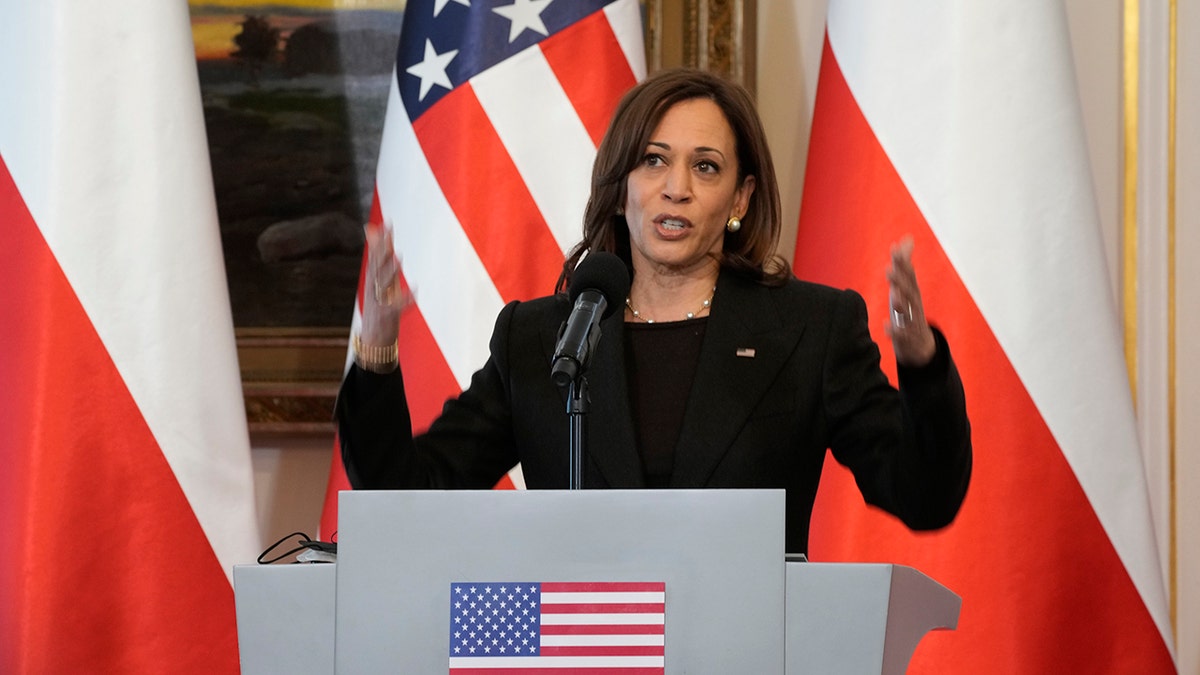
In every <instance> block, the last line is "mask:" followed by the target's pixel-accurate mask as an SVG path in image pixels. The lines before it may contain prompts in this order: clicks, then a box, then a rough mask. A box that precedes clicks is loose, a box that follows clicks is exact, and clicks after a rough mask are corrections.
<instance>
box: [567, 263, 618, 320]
mask: <svg viewBox="0 0 1200 675" xmlns="http://www.w3.org/2000/svg"><path fill="white" fill-rule="evenodd" d="M589 289H590V290H595V291H599V292H600V294H601V295H603V296H604V299H605V300H607V301H608V306H607V307H605V309H604V318H605V319H607V318H608V317H609V316H611V315H612V313H613V312H615V311H617V308H618V307H624V306H625V297H626V296H628V295H629V270H628V269H627V268H626V267H625V263H623V262H621V259H620V258H618V257H617V256H615V255H613V254H612V253H605V252H603V251H600V252H594V253H589V254H588V255H587V257H585V258H584V259H583V262H581V263H579V266H578V267H576V268H575V273H574V274H572V275H571V285H570V287H569V288H568V289H567V293H568V295H570V297H571V302H572V303H574V302H575V299H576V298H578V297H579V294H580V293H582V292H584V291H586V290H589Z"/></svg>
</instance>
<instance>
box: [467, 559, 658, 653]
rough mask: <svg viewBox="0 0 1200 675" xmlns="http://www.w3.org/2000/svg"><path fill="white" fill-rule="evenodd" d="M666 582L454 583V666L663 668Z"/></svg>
mask: <svg viewBox="0 0 1200 675" xmlns="http://www.w3.org/2000/svg"><path fill="white" fill-rule="evenodd" d="M665 615H666V584H665V583H663V582H648V583H638V582H556V583H550V582H543V583H519V582H517V583H479V582H471V583H454V584H451V585H450V673H451V675H469V674H471V673H477V672H483V671H487V672H490V673H494V672H496V671H499V672H525V671H526V670H530V671H536V672H538V673H555V672H564V673H566V672H570V673H588V672H592V669H595V671H596V672H597V673H605V674H607V675H614V674H616V673H623V674H631V675H650V674H651V673H658V674H661V673H662V672H663V662H664V641H663V638H664V635H665V632H664V626H665V622H664V617H665Z"/></svg>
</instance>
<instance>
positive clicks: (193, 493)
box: [0, 0, 259, 673]
mask: <svg viewBox="0 0 1200 675" xmlns="http://www.w3.org/2000/svg"><path fill="white" fill-rule="evenodd" d="M0 98H2V100H3V104H2V105H0V224H2V225H0V231H2V232H3V238H4V241H3V243H0V316H2V317H3V318H2V319H0V385H2V386H0V466H2V467H3V468H0V541H3V546H4V560H3V564H0V672H4V673H236V672H238V651H237V633H236V625H235V616H234V597H233V588H232V584H231V581H230V579H231V574H232V567H233V565H234V564H237V563H244V562H251V561H253V560H254V556H255V555H256V553H257V549H258V546H259V540H258V534H257V531H256V525H255V519H254V499H253V476H252V472H251V467H250V452H249V438H248V434H247V431H246V422H245V411H244V406H243V403H242V395H241V389H240V383H239V378H238V368H237V354H236V351H235V348H234V340H233V323H232V318H231V314H230V309H229V298H228V292H227V290H226V285H225V274H224V268H223V258H222V253H221V242H220V238H219V233H218V229H217V214H216V207H215V203H214V200H213V190H212V176H211V173H210V171H209V163H208V149H207V145H206V142H205V134H204V120H203V116H202V111H201V104H200V90H199V83H198V81H197V76H196V63H195V53H194V51H193V47H192V41H191V33H190V27H189V18H188V8H187V4H186V3H185V2H184V1H183V0H176V1H166V0H120V1H117V2H104V3H97V2H66V1H57V0H38V1H37V2H7V3H4V5H3V8H2V9H0Z"/></svg>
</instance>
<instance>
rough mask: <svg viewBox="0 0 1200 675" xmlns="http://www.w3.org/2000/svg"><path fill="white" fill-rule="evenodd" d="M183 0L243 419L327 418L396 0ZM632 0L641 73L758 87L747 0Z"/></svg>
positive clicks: (341, 357) (322, 429)
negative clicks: (722, 78)
mask: <svg viewBox="0 0 1200 675" xmlns="http://www.w3.org/2000/svg"><path fill="white" fill-rule="evenodd" d="M562 1H569V0H562ZM189 4H190V9H191V21H192V34H193V39H194V42H195V47H196V60H197V67H198V71H199V75H200V88H201V95H202V98H203V101H204V116H205V124H206V127H207V132H208V142H209V151H210V158H211V162H212V168H213V178H214V188H215V191H216V200H217V212H218V216H219V220H220V228H221V239H222V244H223V247H224V253H225V267H226V275H227V277H228V282H229V292H230V302H231V305H232V308H233V318H234V326H235V331H236V334H237V347H238V358H239V362H240V364H241V375H242V386H243V393H244V396H245V401H246V415H247V420H248V422H249V425H250V430H251V431H252V432H315V433H328V432H329V431H330V430H331V429H332V413H333V402H334V398H335V397H336V394H337V389H338V385H339V383H340V380H341V377H342V373H343V371H344V368H345V365H346V355H347V342H348V337H349V327H350V322H351V319H352V315H353V308H354V295H355V292H356V289H357V284H358V276H359V272H360V262H361V257H362V246H363V236H362V226H361V224H362V223H363V222H365V221H366V219H367V216H368V213H369V210H370V208H371V201H372V198H373V194H374V179H375V164H376V160H377V157H378V148H379V141H380V137H381V134H382V131H383V120H384V115H385V110H386V102H387V96H388V88H389V86H390V84H391V79H390V78H391V73H392V67H393V65H394V58H395V53H396V45H397V42H398V40H399V35H400V25H401V21H402V19H403V11H404V5H405V2H404V0H189ZM642 4H643V16H644V25H645V27H646V36H645V37H646V49H647V52H646V53H647V64H648V66H649V68H650V70H651V72H653V71H655V70H658V69H661V68H667V67H672V66H677V65H690V66H695V67H699V68H705V69H709V70H714V71H717V72H721V73H724V74H727V75H730V76H731V77H733V78H734V79H735V80H737V81H739V82H741V83H743V84H745V85H746V86H748V87H749V88H751V90H752V91H753V86H754V11H753V5H754V3H753V0H642Z"/></svg>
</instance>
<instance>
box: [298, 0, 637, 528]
mask: <svg viewBox="0 0 1200 675" xmlns="http://www.w3.org/2000/svg"><path fill="white" fill-rule="evenodd" d="M642 39H643V38H642V23H641V14H640V9H639V6H638V2H637V0H616V1H615V2H613V1H611V0H559V1H558V2H552V0H535V1H532V2H514V3H513V4H511V5H502V6H498V7H495V6H491V5H488V6H485V5H484V3H478V2H476V3H469V2H466V0H454V1H453V2H451V1H450V0H410V2H409V3H408V6H407V8H406V10H405V14H404V27H403V30H402V32H401V37H400V48H399V50H398V53H397V61H396V69H395V77H394V78H393V82H392V89H391V93H390V95H389V98H388V105H387V118H386V121H385V124H384V130H383V139H382V141H381V148H380V153H379V167H378V170H377V173H376V177H375V186H376V188H375V195H376V198H375V207H374V209H373V213H372V215H371V218H372V221H373V222H382V221H390V222H391V223H392V224H393V226H394V227H395V241H396V253H397V255H398V256H399V257H400V260H401V264H402V265H403V268H404V281H405V283H406V284H407V285H408V287H409V288H410V289H411V290H412V292H413V294H414V296H415V298H416V306H415V307H411V308H409V309H408V310H407V311H406V312H405V313H404V317H403V318H402V319H401V325H400V365H401V368H402V369H403V370H404V381H405V386H406V387H407V391H406V393H407V396H408V404H409V409H410V412H411V414H412V421H413V425H414V427H415V430H416V431H420V430H422V429H424V428H426V427H428V425H429V424H430V423H431V422H432V421H433V419H434V417H436V416H437V414H438V413H439V412H440V411H441V409H442V404H443V403H444V402H445V401H446V399H447V398H450V397H453V396H455V395H457V394H458V393H459V392H460V391H461V390H462V388H463V387H465V386H466V384H467V383H468V382H469V380H470V378H471V374H472V373H473V372H475V370H477V369H478V368H479V367H480V366H482V365H483V363H484V361H486V360H487V354H488V348H487V345H488V339H489V338H490V337H491V332H492V326H493V324H494V322H495V318H496V315H497V314H499V312H500V309H501V308H502V307H503V306H504V304H505V303H507V302H510V301H512V300H525V299H530V298H534V297H538V296H543V295H548V294H549V293H551V292H552V291H553V290H554V283H555V281H556V280H557V279H558V275H559V273H560V272H561V271H562V263H563V259H564V254H565V253H566V251H567V250H568V249H569V248H570V247H571V246H573V245H574V244H575V243H576V242H578V241H579V239H580V238H581V237H582V234H583V209H584V206H585V205H586V204H587V199H588V193H589V191H590V177H591V167H592V159H593V158H594V157H595V154H596V146H597V145H599V143H600V139H601V138H602V137H603V136H604V131H605V129H606V128H607V127H608V120H609V117H610V116H611V114H612V112H613V110H614V109H615V108H616V105H617V101H618V100H620V97H621V95H622V94H623V93H624V92H625V91H626V90H628V89H629V88H630V87H632V86H633V85H634V84H635V83H636V82H637V80H639V79H641V78H642V77H643V76H645V73H646V66H645V54H644V49H643V46H642V44H643V43H642ZM360 286H361V284H360ZM361 298H362V289H361V288H360V289H359V303H358V304H357V306H356V308H355V318H354V326H353V329H354V330H357V328H358V324H359V321H360V318H361V317H360V310H361ZM517 480H518V482H519V476H518V478H517ZM348 487H349V484H348V483H347V481H346V478H345V473H344V471H343V469H342V464H341V457H340V453H339V452H337V451H336V450H335V452H334V457H333V466H332V467H331V471H330V481H329V488H328V490H327V493H326V501H325V510H324V513H323V515H322V519H321V532H322V536H323V537H328V536H330V534H331V533H333V532H334V531H335V530H336V529H337V525H336V523H337V518H336V514H337V491H338V490H341V489H347V488H348Z"/></svg>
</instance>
